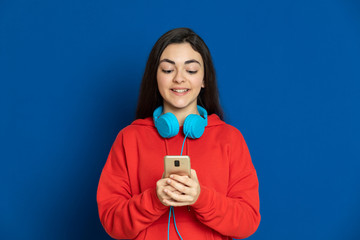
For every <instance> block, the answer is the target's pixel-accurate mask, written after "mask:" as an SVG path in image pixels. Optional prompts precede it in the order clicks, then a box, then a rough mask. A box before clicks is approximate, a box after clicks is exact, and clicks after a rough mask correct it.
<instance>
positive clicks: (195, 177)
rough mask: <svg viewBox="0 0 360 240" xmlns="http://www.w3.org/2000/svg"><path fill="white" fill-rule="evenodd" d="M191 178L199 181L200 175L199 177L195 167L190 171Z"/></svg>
mask: <svg viewBox="0 0 360 240" xmlns="http://www.w3.org/2000/svg"><path fill="white" fill-rule="evenodd" d="M190 178H191V179H193V180H195V181H196V182H198V181H199V180H198V177H197V174H196V171H195V170H194V169H191V171H190Z"/></svg>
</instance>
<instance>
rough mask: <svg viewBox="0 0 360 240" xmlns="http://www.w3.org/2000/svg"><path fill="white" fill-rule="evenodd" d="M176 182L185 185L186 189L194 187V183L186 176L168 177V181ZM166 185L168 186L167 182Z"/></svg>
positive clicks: (173, 175) (175, 175)
mask: <svg viewBox="0 0 360 240" xmlns="http://www.w3.org/2000/svg"><path fill="white" fill-rule="evenodd" d="M171 179H172V180H176V181H177V182H179V183H182V184H183V185H186V186H188V187H192V186H194V182H193V180H192V179H191V178H189V177H188V176H180V175H177V174H172V175H170V180H171ZM167 183H168V184H169V181H167Z"/></svg>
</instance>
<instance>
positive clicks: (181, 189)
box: [167, 179, 190, 194]
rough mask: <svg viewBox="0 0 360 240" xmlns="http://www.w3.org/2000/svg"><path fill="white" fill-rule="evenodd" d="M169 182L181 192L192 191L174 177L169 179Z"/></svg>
mask: <svg viewBox="0 0 360 240" xmlns="http://www.w3.org/2000/svg"><path fill="white" fill-rule="evenodd" d="M167 183H168V184H169V185H170V186H172V187H173V188H175V189H176V190H177V191H179V192H181V193H184V194H189V193H190V188H189V187H188V186H186V185H184V184H182V183H180V182H177V181H175V180H173V179H169V180H168V181H167Z"/></svg>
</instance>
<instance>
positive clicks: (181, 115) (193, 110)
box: [163, 105, 199, 126]
mask: <svg viewBox="0 0 360 240" xmlns="http://www.w3.org/2000/svg"><path fill="white" fill-rule="evenodd" d="M163 112H164V113H168V112H171V113H173V114H174V115H175V117H176V118H177V120H178V122H179V125H180V126H182V125H184V121H185V118H186V117H187V116H188V115H190V114H198V115H199V111H198V109H197V105H195V106H194V107H189V108H174V107H171V106H165V105H164V110H163Z"/></svg>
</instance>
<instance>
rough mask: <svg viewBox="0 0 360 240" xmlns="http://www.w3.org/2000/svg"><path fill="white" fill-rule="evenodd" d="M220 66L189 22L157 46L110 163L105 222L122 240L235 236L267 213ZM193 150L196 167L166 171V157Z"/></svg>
mask: <svg viewBox="0 0 360 240" xmlns="http://www.w3.org/2000/svg"><path fill="white" fill-rule="evenodd" d="M222 118H223V114H222V110H221V107H220V104H219V97H218V89H217V85H216V78H215V70H214V67H213V64H212V60H211V56H210V52H209V49H208V48H207V46H206V44H205V43H204V41H203V40H202V39H201V38H200V37H199V36H198V35H197V34H195V33H194V32H193V31H192V30H190V29H187V28H178V29H174V30H171V31H169V32H167V33H165V34H164V35H163V36H161V37H160V39H159V40H158V41H157V42H156V44H155V45H154V47H153V49H152V51H151V53H150V56H149V59H148V62H147V65H146V69H145V73H144V77H143V80H142V84H141V88H140V95H139V102H138V107H137V114H136V120H135V121H134V122H133V123H132V124H131V125H129V126H128V127H126V128H124V129H123V130H121V131H120V133H119V134H118V136H117V138H116V140H115V142H114V144H113V146H112V148H111V151H110V154H109V157H108V159H107V162H106V164H105V166H104V169H103V171H102V174H101V177H100V181H99V186H98V192H97V202H98V208H99V215H100V220H101V223H102V224H103V226H104V228H105V230H106V232H107V233H108V234H109V235H110V236H112V237H113V238H117V239H167V238H168V239H179V238H180V239H181V237H182V239H231V238H232V237H233V238H246V237H248V236H250V235H251V234H253V233H254V232H255V231H256V229H257V227H258V225H259V222H260V213H259V193H258V180H257V176H256V171H255V169H254V166H253V164H252V162H251V158H250V154H249V151H248V148H247V146H246V143H245V141H244V138H243V137H242V135H241V133H240V132H239V131H238V130H237V129H236V128H234V127H232V126H230V125H228V124H226V123H225V122H223V121H222ZM182 152H184V154H185V155H188V156H190V159H191V168H192V169H191V174H190V176H183V175H177V174H172V175H170V177H168V178H165V177H164V173H163V172H164V161H163V159H164V156H166V155H180V153H182Z"/></svg>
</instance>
